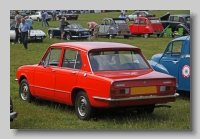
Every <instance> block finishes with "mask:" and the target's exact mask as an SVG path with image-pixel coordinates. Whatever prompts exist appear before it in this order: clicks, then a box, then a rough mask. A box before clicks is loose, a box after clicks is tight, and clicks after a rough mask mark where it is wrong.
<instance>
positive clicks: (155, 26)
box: [148, 17, 164, 34]
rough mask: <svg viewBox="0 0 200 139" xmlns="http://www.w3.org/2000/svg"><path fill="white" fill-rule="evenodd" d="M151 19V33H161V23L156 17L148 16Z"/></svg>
mask: <svg viewBox="0 0 200 139" xmlns="http://www.w3.org/2000/svg"><path fill="white" fill-rule="evenodd" d="M148 18H149V20H150V21H151V28H152V32H153V34H161V32H162V31H163V30H164V28H163V25H162V23H161V22H160V21H159V19H158V18H156V17H148Z"/></svg>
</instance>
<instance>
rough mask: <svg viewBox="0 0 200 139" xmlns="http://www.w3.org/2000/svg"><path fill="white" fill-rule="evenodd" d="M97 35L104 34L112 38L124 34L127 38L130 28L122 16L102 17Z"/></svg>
mask: <svg viewBox="0 0 200 139" xmlns="http://www.w3.org/2000/svg"><path fill="white" fill-rule="evenodd" d="M98 35H99V36H106V37H108V38H110V39H111V38H114V37H115V36H124V38H126V39H128V38H129V36H130V35H131V34H130V30H129V28H128V25H127V23H126V20H125V19H123V18H104V19H103V20H102V22H101V24H100V25H99V33H98Z"/></svg>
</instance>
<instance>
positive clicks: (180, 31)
mask: <svg viewBox="0 0 200 139" xmlns="http://www.w3.org/2000/svg"><path fill="white" fill-rule="evenodd" d="M176 35H178V36H183V28H178V32H177V34H176Z"/></svg>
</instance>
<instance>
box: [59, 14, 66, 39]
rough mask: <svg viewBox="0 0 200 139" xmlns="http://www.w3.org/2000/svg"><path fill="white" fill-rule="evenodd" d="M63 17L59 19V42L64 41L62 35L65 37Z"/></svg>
mask: <svg viewBox="0 0 200 139" xmlns="http://www.w3.org/2000/svg"><path fill="white" fill-rule="evenodd" d="M64 19H65V17H63V16H62V17H61V19H60V27H59V28H60V33H61V36H60V37H61V40H63V39H64V35H65V31H64V28H65V26H66V23H65V20H64Z"/></svg>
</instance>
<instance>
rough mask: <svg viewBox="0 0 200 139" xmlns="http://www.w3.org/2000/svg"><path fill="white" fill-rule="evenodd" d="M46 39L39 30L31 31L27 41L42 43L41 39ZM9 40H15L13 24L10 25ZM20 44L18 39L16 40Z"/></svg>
mask: <svg viewBox="0 0 200 139" xmlns="http://www.w3.org/2000/svg"><path fill="white" fill-rule="evenodd" d="M45 38H46V34H45V33H44V32H43V31H42V30H40V29H34V28H33V29H31V33H30V36H29V37H28V41H37V42H43V39H45ZM10 40H15V24H12V25H10ZM18 42H19V43H20V37H19V39H18Z"/></svg>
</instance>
